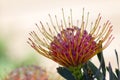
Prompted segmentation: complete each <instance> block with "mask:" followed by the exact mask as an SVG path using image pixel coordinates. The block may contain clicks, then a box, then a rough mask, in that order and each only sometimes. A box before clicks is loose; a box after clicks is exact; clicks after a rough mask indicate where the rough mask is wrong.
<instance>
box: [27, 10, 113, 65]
mask: <svg viewBox="0 0 120 80" xmlns="http://www.w3.org/2000/svg"><path fill="white" fill-rule="evenodd" d="M62 14H63V20H61V24H59V22H58V19H57V16H55V22H56V24H54V23H55V22H53V20H52V18H51V16H50V15H49V17H50V21H51V25H49V24H48V23H46V25H47V26H45V25H44V24H43V23H42V22H41V21H40V24H41V27H39V25H37V24H36V26H37V27H38V29H39V31H40V35H39V34H37V33H36V32H35V31H32V32H31V33H30V35H31V38H28V39H29V41H28V43H29V44H30V45H31V47H33V48H34V49H35V50H36V51H37V52H38V53H39V54H41V55H43V56H45V57H47V58H49V59H52V60H53V61H55V62H57V63H59V64H60V65H63V66H65V67H70V66H79V65H82V64H84V63H86V62H87V61H88V60H89V59H91V58H92V57H93V56H95V55H96V54H98V53H99V52H101V51H102V50H104V49H105V48H106V47H108V45H109V44H110V43H111V41H112V40H113V39H114V37H113V36H112V34H111V32H112V25H111V23H110V21H109V20H108V21H107V22H105V23H104V24H103V25H102V26H101V25H100V21H101V15H100V14H99V15H98V17H97V19H96V21H95V22H94V23H91V28H90V30H87V28H88V27H87V26H88V17H89V13H88V15H87V19H86V21H85V20H84V9H83V15H82V22H81V25H80V26H79V25H78V24H79V23H80V22H79V21H77V23H78V24H77V25H75V24H73V19H72V10H70V14H71V15H70V17H68V22H67V21H66V19H65V16H64V11H63V9H62ZM89 27H90V26H89ZM101 46H102V47H101Z"/></svg>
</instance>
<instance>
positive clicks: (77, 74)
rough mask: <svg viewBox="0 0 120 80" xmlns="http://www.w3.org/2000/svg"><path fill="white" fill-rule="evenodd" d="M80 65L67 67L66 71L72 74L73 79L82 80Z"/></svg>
mask: <svg viewBox="0 0 120 80" xmlns="http://www.w3.org/2000/svg"><path fill="white" fill-rule="evenodd" d="M81 68H82V65H79V66H76V67H73V66H71V67H69V68H68V69H69V70H70V71H71V72H72V75H73V76H74V77H75V79H76V80H83V73H82V70H81Z"/></svg>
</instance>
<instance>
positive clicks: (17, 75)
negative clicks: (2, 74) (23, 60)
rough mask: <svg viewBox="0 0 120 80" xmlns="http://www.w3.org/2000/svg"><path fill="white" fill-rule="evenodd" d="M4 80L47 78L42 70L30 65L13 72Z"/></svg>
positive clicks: (38, 79)
mask: <svg viewBox="0 0 120 80" xmlns="http://www.w3.org/2000/svg"><path fill="white" fill-rule="evenodd" d="M5 80H48V76H47V72H46V71H45V70H44V69H42V68H41V67H38V66H35V65H32V66H27V67H20V68H17V69H15V70H13V71H12V72H11V73H10V74H9V75H8V76H7V77H6V79H5Z"/></svg>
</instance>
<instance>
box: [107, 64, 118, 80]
mask: <svg viewBox="0 0 120 80" xmlns="http://www.w3.org/2000/svg"><path fill="white" fill-rule="evenodd" d="M107 70H108V72H109V78H110V80H118V78H117V77H116V75H115V74H114V73H113V70H112V67H111V64H110V63H109V66H108V67H107Z"/></svg>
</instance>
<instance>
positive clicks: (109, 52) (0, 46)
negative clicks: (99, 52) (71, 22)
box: [0, 0, 120, 77]
mask: <svg viewBox="0 0 120 80" xmlns="http://www.w3.org/2000/svg"><path fill="white" fill-rule="evenodd" d="M61 8H64V11H65V15H69V10H70V9H72V10H73V19H75V20H76V19H81V15H82V9H83V8H85V13H87V12H88V11H89V12H90V19H89V22H91V21H95V19H96V17H97V15H98V14H99V13H101V15H102V21H103V22H104V21H106V20H110V21H111V23H112V25H113V35H114V36H115V39H114V40H113V41H112V43H111V44H110V46H109V47H108V48H107V49H105V50H104V56H105V60H106V65H108V62H109V61H110V62H111V63H112V66H113V68H115V67H117V66H116V59H115V54H114V50H115V49H116V50H117V51H118V53H120V47H119V46H120V35H119V33H120V20H119V19H120V10H119V9H120V1H119V0H0V77H4V76H5V75H6V74H7V73H9V72H10V71H11V70H12V69H14V68H16V67H19V66H22V65H31V64H35V65H41V66H43V67H44V68H45V69H47V70H48V71H50V69H51V68H52V69H54V70H52V71H51V72H56V71H55V68H56V67H57V66H59V65H58V64H56V63H55V62H53V61H51V60H49V59H46V58H45V57H43V56H41V55H39V54H38V53H37V52H36V51H34V50H33V49H32V48H31V47H30V46H29V45H28V44H27V38H28V37H29V35H28V33H29V32H30V31H32V30H37V28H36V26H35V23H39V21H40V20H41V21H43V22H46V21H48V22H50V21H49V20H48V13H50V14H51V15H52V16H54V15H57V16H58V18H60V19H61V15H62V13H61ZM119 56H120V54H119ZM92 60H93V61H94V62H95V64H96V65H99V64H98V61H97V59H96V57H94V59H92Z"/></svg>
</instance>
